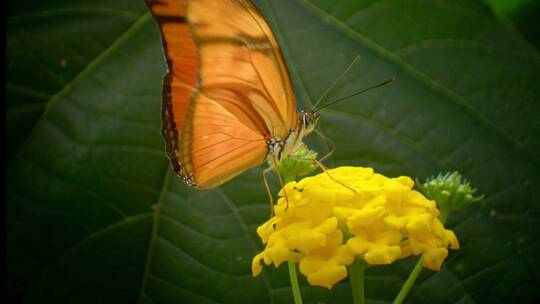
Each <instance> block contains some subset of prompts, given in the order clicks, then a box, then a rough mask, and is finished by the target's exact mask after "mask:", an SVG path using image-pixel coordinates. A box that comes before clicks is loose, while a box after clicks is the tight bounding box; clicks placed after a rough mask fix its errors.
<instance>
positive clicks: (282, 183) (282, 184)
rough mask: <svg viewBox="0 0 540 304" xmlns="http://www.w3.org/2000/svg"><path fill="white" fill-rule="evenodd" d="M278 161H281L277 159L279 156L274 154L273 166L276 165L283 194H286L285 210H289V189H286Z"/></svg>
mask: <svg viewBox="0 0 540 304" xmlns="http://www.w3.org/2000/svg"><path fill="white" fill-rule="evenodd" d="M278 162H279V160H278V159H277V156H275V155H273V156H272V163H273V167H274V169H275V171H276V175H277V177H278V180H279V183H280V185H281V189H283V194H284V195H285V202H286V205H285V211H287V209H288V208H289V197H288V196H287V191H285V183H284V182H283V178H282V177H281V174H280V173H279V169H278Z"/></svg>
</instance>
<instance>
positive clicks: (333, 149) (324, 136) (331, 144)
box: [313, 129, 336, 163]
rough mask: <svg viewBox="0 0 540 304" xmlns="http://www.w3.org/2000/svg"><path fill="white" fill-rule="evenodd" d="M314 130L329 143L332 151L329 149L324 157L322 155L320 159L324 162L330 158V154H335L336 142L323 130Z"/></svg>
mask: <svg viewBox="0 0 540 304" xmlns="http://www.w3.org/2000/svg"><path fill="white" fill-rule="evenodd" d="M313 131H315V134H317V135H318V136H319V137H320V138H322V139H323V140H324V141H326V142H327V143H328V145H329V146H330V151H328V153H326V154H325V155H324V156H323V157H321V159H319V161H320V162H321V163H322V162H323V161H324V160H325V159H327V158H329V157H330V156H332V154H334V152H335V151H336V144H335V143H334V141H333V140H331V139H330V138H328V136H326V135H324V133H323V132H321V131H319V130H317V129H314V130H313Z"/></svg>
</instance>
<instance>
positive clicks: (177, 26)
mask: <svg viewBox="0 0 540 304" xmlns="http://www.w3.org/2000/svg"><path fill="white" fill-rule="evenodd" d="M146 1H147V5H148V7H149V8H150V10H151V12H152V15H153V16H154V18H155V20H156V21H157V23H158V24H159V28H160V30H161V35H162V41H163V48H164V50H165V55H166V58H167V64H168V68H169V71H168V73H167V74H166V75H165V78H164V83H163V109H162V116H163V136H164V137H165V141H166V143H167V152H168V155H169V158H170V159H171V162H172V166H173V168H174V170H175V172H176V173H177V174H178V175H179V176H180V177H181V178H182V179H183V180H184V182H185V183H186V184H188V185H190V186H193V187H196V188H203V189H204V188H212V187H216V186H219V185H221V184H223V183H225V182H226V181H228V180H230V179H231V178H233V177H235V176H237V175H238V174H240V173H242V172H244V171H246V170H247V169H250V168H252V167H255V166H257V165H260V164H261V163H263V162H264V161H265V160H267V159H268V160H272V161H273V162H274V164H275V162H276V161H279V160H280V159H282V158H284V157H287V156H289V155H290V154H291V153H293V152H294V151H295V150H297V149H299V148H300V147H301V146H302V145H303V144H302V138H303V137H304V136H305V135H307V134H308V133H310V132H311V131H312V130H313V129H314V127H315V124H316V123H317V121H318V118H319V115H318V113H317V112H316V111H310V110H307V111H301V112H300V113H299V114H298V115H297V114H296V102H295V97H294V94H293V91H292V85H291V81H290V79H289V74H288V71H287V67H286V65H285V63H284V60H283V58H282V55H281V52H280V50H279V46H278V43H277V41H276V39H275V37H274V35H273V34H272V31H271V29H270V27H269V26H268V24H267V23H266V21H265V20H264V18H263V16H262V15H261V13H260V12H259V11H258V9H257V8H256V7H255V6H254V5H253V4H252V3H251V1H247V0H186V1H182V0H146Z"/></svg>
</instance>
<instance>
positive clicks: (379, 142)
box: [7, 0, 540, 303]
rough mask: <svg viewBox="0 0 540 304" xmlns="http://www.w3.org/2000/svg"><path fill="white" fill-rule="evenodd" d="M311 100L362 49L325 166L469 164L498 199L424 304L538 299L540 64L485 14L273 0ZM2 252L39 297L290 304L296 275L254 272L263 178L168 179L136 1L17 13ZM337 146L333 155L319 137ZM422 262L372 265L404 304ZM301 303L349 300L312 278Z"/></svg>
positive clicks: (330, 119)
mask: <svg viewBox="0 0 540 304" xmlns="http://www.w3.org/2000/svg"><path fill="white" fill-rule="evenodd" d="M257 4H258V5H259V7H260V8H261V9H262V11H263V13H264V14H265V16H266V17H267V19H268V21H269V23H270V24H271V25H272V28H273V30H274V31H275V33H276V36H277V37H278V39H279V41H280V44H281V46H282V49H283V52H284V55H285V57H286V60H287V64H288V66H289V71H290V73H291V76H292V78H293V80H294V83H295V91H296V94H297V96H298V99H299V104H300V105H301V106H306V107H307V106H309V105H311V100H314V99H316V98H317V97H318V96H319V95H320V94H321V93H322V91H323V90H324V88H325V87H327V86H328V85H329V84H330V83H332V81H333V80H334V79H335V78H336V77H337V75H339V74H340V73H341V72H342V71H343V70H344V69H345V68H346V67H347V65H348V64H349V63H350V62H351V61H352V59H353V58H354V57H355V56H356V55H358V54H359V55H360V56H361V60H360V63H359V64H357V65H356V66H354V67H353V69H352V70H351V72H350V73H349V74H348V75H347V76H346V78H345V80H344V81H342V82H341V83H340V84H339V86H338V87H337V88H336V89H335V90H334V91H333V93H332V96H331V98H337V97H339V96H344V95H346V94H349V93H351V92H355V91H358V90H360V89H362V88H365V87H367V86H369V85H373V84H376V83H378V82H380V81H383V80H385V79H387V78H389V77H391V76H394V77H396V79H397V81H395V82H394V83H392V84H391V85H389V86H386V87H384V88H381V89H378V90H374V91H370V92H368V93H365V94H363V95H360V96H357V97H354V98H351V100H349V101H348V102H343V103H339V104H336V105H335V106H333V107H332V108H330V109H328V110H325V111H324V113H323V114H322V120H321V123H320V126H319V127H320V129H321V130H322V131H323V132H324V133H325V134H326V135H327V136H329V137H331V138H332V139H333V140H334V141H335V143H336V146H337V151H336V153H335V155H334V157H333V160H332V161H331V164H332V165H345V164H347V165H361V166H372V167H374V168H375V169H376V170H377V171H379V172H382V173H384V174H387V175H389V176H397V175H410V176H414V177H420V178H424V177H426V176H428V175H431V174H434V173H437V172H439V171H447V170H456V169H457V170H460V171H461V172H462V173H464V175H465V176H466V177H467V178H469V179H471V180H472V182H473V184H474V185H476V186H477V187H478V188H479V189H480V191H481V192H483V193H485V194H486V196H487V198H486V200H485V201H484V203H483V204H479V205H476V206H475V207H472V208H470V209H468V210H466V211H462V212H459V213H457V214H454V215H452V216H451V217H450V219H449V221H448V225H449V227H450V228H452V229H454V230H455V231H456V233H457V235H458V237H459V239H460V241H461V244H462V249H461V250H459V251H456V252H452V253H451V256H450V257H449V258H448V260H447V262H446V263H445V265H444V268H443V270H442V271H441V272H438V273H435V272H431V271H424V272H423V274H422V276H421V277H420V279H419V281H418V284H417V285H416V286H415V287H414V289H413V291H412V293H411V294H410V297H409V298H408V300H410V301H411V302H414V303H455V302H459V303H473V302H480V303H508V302H514V303H521V302H533V300H534V299H535V297H536V296H537V291H536V289H535V288H536V287H537V286H538V285H539V283H540V278H539V273H540V267H539V266H538V264H537V263H536V253H537V252H538V250H540V246H539V238H538V227H539V225H540V220H539V213H540V208H539V205H538V203H539V197H540V192H539V189H540V180H539V179H540V176H539V172H540V153H538V151H540V103H539V102H538V101H539V100H540V56H539V54H538V53H537V51H535V50H534V49H533V48H531V47H530V46H529V45H528V44H527V42H526V41H525V40H524V39H523V38H522V37H521V35H520V34H519V33H518V32H517V31H516V30H515V29H514V27H513V26H512V25H511V24H510V23H509V22H508V21H506V20H501V19H498V18H496V17H493V16H492V14H491V13H490V11H489V10H488V9H486V8H485V7H484V6H483V4H482V3H481V2H474V1H469V0H461V1H450V0H448V1H442V0H438V1H435V0H434V1H426V0H407V1H405V0H402V1H353V0H348V1H345V0H342V1H331V0H313V1H309V0H296V1H270V0H260V1H257ZM7 26H8V32H7V66H8V68H7V74H8V82H7V127H8V132H7V135H8V156H7V158H8V167H7V177H8V181H7V187H8V196H7V197H8V202H7V211H8V214H7V227H8V235H7V236H8V239H7V243H8V244H7V246H8V248H7V257H8V278H9V282H8V287H9V292H10V295H11V296H12V299H13V298H14V299H15V300H24V302H26V303H34V302H36V303H37V302H39V303H43V302H46V303H75V302H76V303H133V302H135V301H141V302H144V303H205V302H218V303H266V302H269V303H289V302H291V300H292V298H291V294H290V290H289V288H288V280H287V274H286V271H285V270H284V269H278V270H275V269H272V268H268V269H267V270H265V271H264V272H263V274H262V275H261V276H260V277H257V278H252V277H251V274H250V264H251V258H252V257H253V255H254V254H255V253H256V252H257V251H258V250H260V248H261V244H260V241H259V240H258V239H257V237H256V233H255V228H256V226H257V225H259V224H261V223H262V222H263V221H264V220H266V219H267V217H268V214H269V210H268V202H267V197H266V194H265V190H264V187H263V186H262V182H261V180H262V179H261V177H260V169H254V170H251V171H249V172H247V173H246V174H243V175H241V176H240V177H238V178H236V179H235V180H234V181H232V182H230V183H227V184H226V185H225V186H223V187H221V188H219V189H215V190H208V191H196V190H191V189H188V188H186V187H185V186H183V185H182V184H181V182H180V181H179V179H177V178H176V177H175V176H174V175H173V174H172V173H171V171H170V169H168V168H169V163H168V160H167V158H166V156H165V153H164V145H163V141H162V139H161V136H160V124H161V122H160V103H161V98H160V92H161V78H162V75H163V73H164V70H165V65H164V59H163V55H162V52H161V43H160V41H159V33H158V31H157V27H156V25H155V24H154V22H153V21H152V19H151V17H150V16H149V15H148V13H147V11H146V9H145V6H144V4H143V1H131V0H125V1H104V0H103V1H83V0H71V1H63V0H55V1H52V0H51V1H42V2H35V1H29V0H25V1H14V0H13V1H10V2H9V15H8V20H7ZM311 144H312V145H313V146H314V147H317V148H318V149H321V153H323V152H324V151H323V150H324V144H322V143H321V142H319V141H317V140H314V141H313V142H312V143H311ZM413 263H414V260H413V259H408V260H405V261H401V262H399V263H396V264H394V265H392V266H387V267H373V268H370V269H369V270H368V276H367V283H366V285H367V286H366V289H367V296H368V298H369V300H370V301H371V302H372V303H382V302H387V301H391V300H392V298H393V297H394V296H395V294H396V293H397V291H398V290H399V287H400V285H401V284H402V283H403V281H404V278H405V277H406V276H407V274H408V272H409V271H410V269H411V268H412V265H413ZM301 284H302V285H303V287H302V292H303V295H304V300H305V302H306V303H319V302H321V303H322V302H330V303H343V302H350V301H351V297H350V289H349V285H348V283H347V282H342V283H341V284H339V285H338V286H337V287H335V288H334V289H332V290H331V291H327V290H325V289H322V288H313V287H309V286H308V285H307V283H306V282H305V280H304V279H303V278H302V279H301Z"/></svg>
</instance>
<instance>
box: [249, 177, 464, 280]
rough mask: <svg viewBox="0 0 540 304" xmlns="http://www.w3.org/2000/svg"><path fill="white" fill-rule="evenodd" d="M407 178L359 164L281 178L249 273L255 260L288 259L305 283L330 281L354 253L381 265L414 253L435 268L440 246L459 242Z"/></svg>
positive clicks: (340, 275) (443, 252)
mask: <svg viewBox="0 0 540 304" xmlns="http://www.w3.org/2000/svg"><path fill="white" fill-rule="evenodd" d="M338 181H339V182H338ZM344 185H346V186H344ZM413 185H414V182H413V181H412V179H410V178H409V177H406V176H400V177H397V178H388V177H385V176H383V175H381V174H377V173H374V172H373V169H371V168H362V167H339V168H336V169H332V170H328V173H321V174H318V175H316V176H312V177H307V178H304V179H302V180H301V181H299V182H290V183H288V184H287V185H285V187H284V189H282V190H281V192H280V193H279V195H280V199H279V201H278V203H277V205H276V206H275V207H274V210H275V216H273V217H272V218H271V219H269V220H268V221H267V222H266V223H264V224H263V225H261V226H260V227H258V228H257V233H258V235H259V236H260V238H261V239H262V242H263V244H266V247H265V249H264V250H263V251H262V252H261V253H259V254H258V255H256V256H255V257H254V258H253V262H252V271H253V275H254V276H257V275H258V274H259V273H260V272H261V270H262V267H261V260H262V261H264V263H265V264H266V265H270V264H272V263H273V264H274V265H275V266H276V267H278V266H279V265H280V264H281V263H283V262H285V261H291V262H295V263H299V268H300V272H301V273H302V274H303V275H305V276H306V277H307V279H308V282H309V283H310V284H311V285H316V286H323V287H327V288H331V287H332V286H334V285H335V284H336V283H338V282H339V281H340V280H342V279H344V278H345V277H347V268H346V266H349V265H351V264H352V263H353V262H354V261H355V259H356V258H357V257H360V258H362V259H364V261H365V262H367V263H368V264H372V265H381V264H390V263H392V262H394V261H395V260H397V259H401V258H405V257H408V256H410V255H419V254H423V255H424V259H423V266H424V267H427V268H430V269H433V270H440V267H441V264H442V262H443V260H444V259H445V258H446V257H447V256H448V249H447V248H448V247H450V248H452V249H458V248H459V243H458V240H457V238H456V236H455V235H454V233H453V232H452V231H450V230H447V229H444V227H443V225H442V224H441V222H440V221H439V220H438V216H439V211H438V210H437V208H436V205H435V202H434V201H430V200H428V199H427V198H425V197H424V196H423V195H422V194H421V193H419V192H417V191H415V190H413V189H412V187H413ZM353 189H354V191H353ZM283 191H285V193H286V194H287V198H288V199H285V193H284V192H283Z"/></svg>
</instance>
